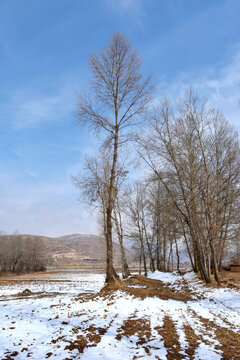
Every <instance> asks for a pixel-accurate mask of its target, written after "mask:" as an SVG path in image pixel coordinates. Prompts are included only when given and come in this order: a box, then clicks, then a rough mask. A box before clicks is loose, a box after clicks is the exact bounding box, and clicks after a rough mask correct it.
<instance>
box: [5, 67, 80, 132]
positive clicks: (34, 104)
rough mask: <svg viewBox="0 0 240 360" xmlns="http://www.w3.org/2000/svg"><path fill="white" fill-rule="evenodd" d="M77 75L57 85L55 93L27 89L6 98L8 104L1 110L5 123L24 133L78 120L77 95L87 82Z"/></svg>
mask: <svg viewBox="0 0 240 360" xmlns="http://www.w3.org/2000/svg"><path fill="white" fill-rule="evenodd" d="M76 74H78V72H77V71H76ZM76 74H75V75H71V76H70V75H66V76H65V77H64V78H62V79H61V80H60V81H56V85H55V88H54V89H52V90H51V91H46V89H41V88H40V87H38V88H37V87H36V88H31V87H29V86H26V87H23V88H21V89H17V90H15V91H12V93H10V94H5V97H6V98H7V100H6V101H5V102H2V103H1V107H0V118H1V121H5V122H8V123H9V122H10V123H11V124H12V125H13V126H14V127H15V128H17V129H21V128H26V127H34V126H36V125H37V124H39V123H43V122H52V121H61V120H62V119H64V118H66V117H68V118H69V116H74V111H75V107H76V102H77V91H80V90H81V88H82V87H83V84H84V82H86V79H85V77H84V76H82V77H81V83H79V82H78V81H77V79H78V76H77V75H76Z"/></svg>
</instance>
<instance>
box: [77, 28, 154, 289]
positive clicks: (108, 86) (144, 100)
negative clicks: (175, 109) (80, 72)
mask: <svg viewBox="0 0 240 360" xmlns="http://www.w3.org/2000/svg"><path fill="white" fill-rule="evenodd" d="M89 64H90V68H91V71H92V85H91V90H92V97H91V98H90V97H87V96H80V98H79V104H78V112H77V115H78V119H79V122H80V123H81V124H84V125H87V126H88V127H89V128H91V129H93V130H94V131H95V132H97V133H98V132H100V131H101V130H104V131H105V133H106V135H107V136H106V139H105V145H106V146H108V148H109V151H110V150H111V154H112V155H111V156H112V158H111V165H110V168H111V171H110V178H109V185H108V189H107V191H108V200H107V204H106V233H105V238H106V247H107V268H106V282H111V281H114V278H115V276H114V272H113V248H112V226H113V224H112V214H113V208H114V198H115V194H116V168H117V162H118V152H119V147H120V146H121V145H122V144H123V142H125V141H127V139H128V136H127V129H128V128H129V127H130V126H132V125H134V124H138V123H139V122H141V117H142V115H143V114H144V113H145V111H146V106H147V104H148V103H149V101H150V99H151V94H152V86H151V84H150V78H147V79H146V80H143V79H142V76H141V73H140V67H141V59H140V57H139V55H138V53H137V51H134V50H132V49H131V46H130V44H129V42H128V41H127V39H126V38H125V36H124V35H122V34H119V33H115V34H113V37H112V40H111V42H110V43H109V45H108V46H107V47H106V48H105V49H104V50H103V51H102V52H101V54H100V55H99V56H98V55H96V54H91V55H90V57H89Z"/></svg>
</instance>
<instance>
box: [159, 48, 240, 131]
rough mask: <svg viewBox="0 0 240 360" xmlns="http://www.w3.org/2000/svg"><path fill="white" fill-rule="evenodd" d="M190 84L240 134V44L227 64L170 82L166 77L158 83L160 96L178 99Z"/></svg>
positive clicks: (180, 76)
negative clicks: (220, 112) (221, 113)
mask: <svg viewBox="0 0 240 360" xmlns="http://www.w3.org/2000/svg"><path fill="white" fill-rule="evenodd" d="M190 84H191V85H192V86H193V88H194V89H195V90H196V91H197V92H198V94H199V95H201V96H205V97H207V98H208V99H209V103H210V104H211V105H212V106H214V107H216V108H218V109H219V110H220V111H222V112H223V114H224V115H225V117H226V118H227V119H228V120H229V121H230V122H231V123H232V124H233V125H234V126H235V127H236V128H237V129H238V130H239V131H240V45H239V46H236V47H235V53H234V55H233V56H232V57H231V58H230V59H229V61H228V63H227V64H225V65H222V66H218V67H210V68H207V69H206V68H205V69H201V70H199V69H198V70H197V71H192V72H187V73H182V74H180V75H179V76H178V77H177V78H176V79H173V80H172V81H171V82H170V83H169V82H166V81H165V79H164V77H163V78H162V79H161V80H160V82H159V84H158V94H159V95H160V96H170V97H173V98H176V97H178V96H179V95H182V94H183V93H184V92H185V91H186V88H187V87H188V86H189V85H190Z"/></svg>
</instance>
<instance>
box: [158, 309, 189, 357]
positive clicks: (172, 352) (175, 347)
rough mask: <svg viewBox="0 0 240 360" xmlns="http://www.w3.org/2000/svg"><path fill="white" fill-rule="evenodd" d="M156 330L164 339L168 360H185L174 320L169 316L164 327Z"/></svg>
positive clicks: (166, 317) (165, 319)
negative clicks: (181, 352)
mask: <svg viewBox="0 0 240 360" xmlns="http://www.w3.org/2000/svg"><path fill="white" fill-rule="evenodd" d="M155 330H157V332H158V334H159V335H160V336H161V337H162V338H163V341H164V346H165V348H166V349H167V359H168V360H179V359H184V356H183V355H182V354H180V353H179V352H180V351H181V347H180V343H179V341H178V334H177V331H176V329H175V325H174V322H173V321H172V319H170V318H169V317H168V316H165V318H164V322H163V326H161V327H157V328H156V329H155Z"/></svg>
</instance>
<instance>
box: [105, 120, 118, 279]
mask: <svg viewBox="0 0 240 360" xmlns="http://www.w3.org/2000/svg"><path fill="white" fill-rule="evenodd" d="M116 116H117V115H116ZM116 123H117V118H116ZM117 150H118V127H117V126H115V135H114V148H113V162H112V169H111V177H110V183H109V198H108V203H107V228H106V243H107V268H106V280H105V281H106V283H109V282H112V281H114V280H115V279H116V276H115V275H114V272H113V246H112V211H113V206H114V198H115V196H116V194H115V175H116V166H117Z"/></svg>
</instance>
